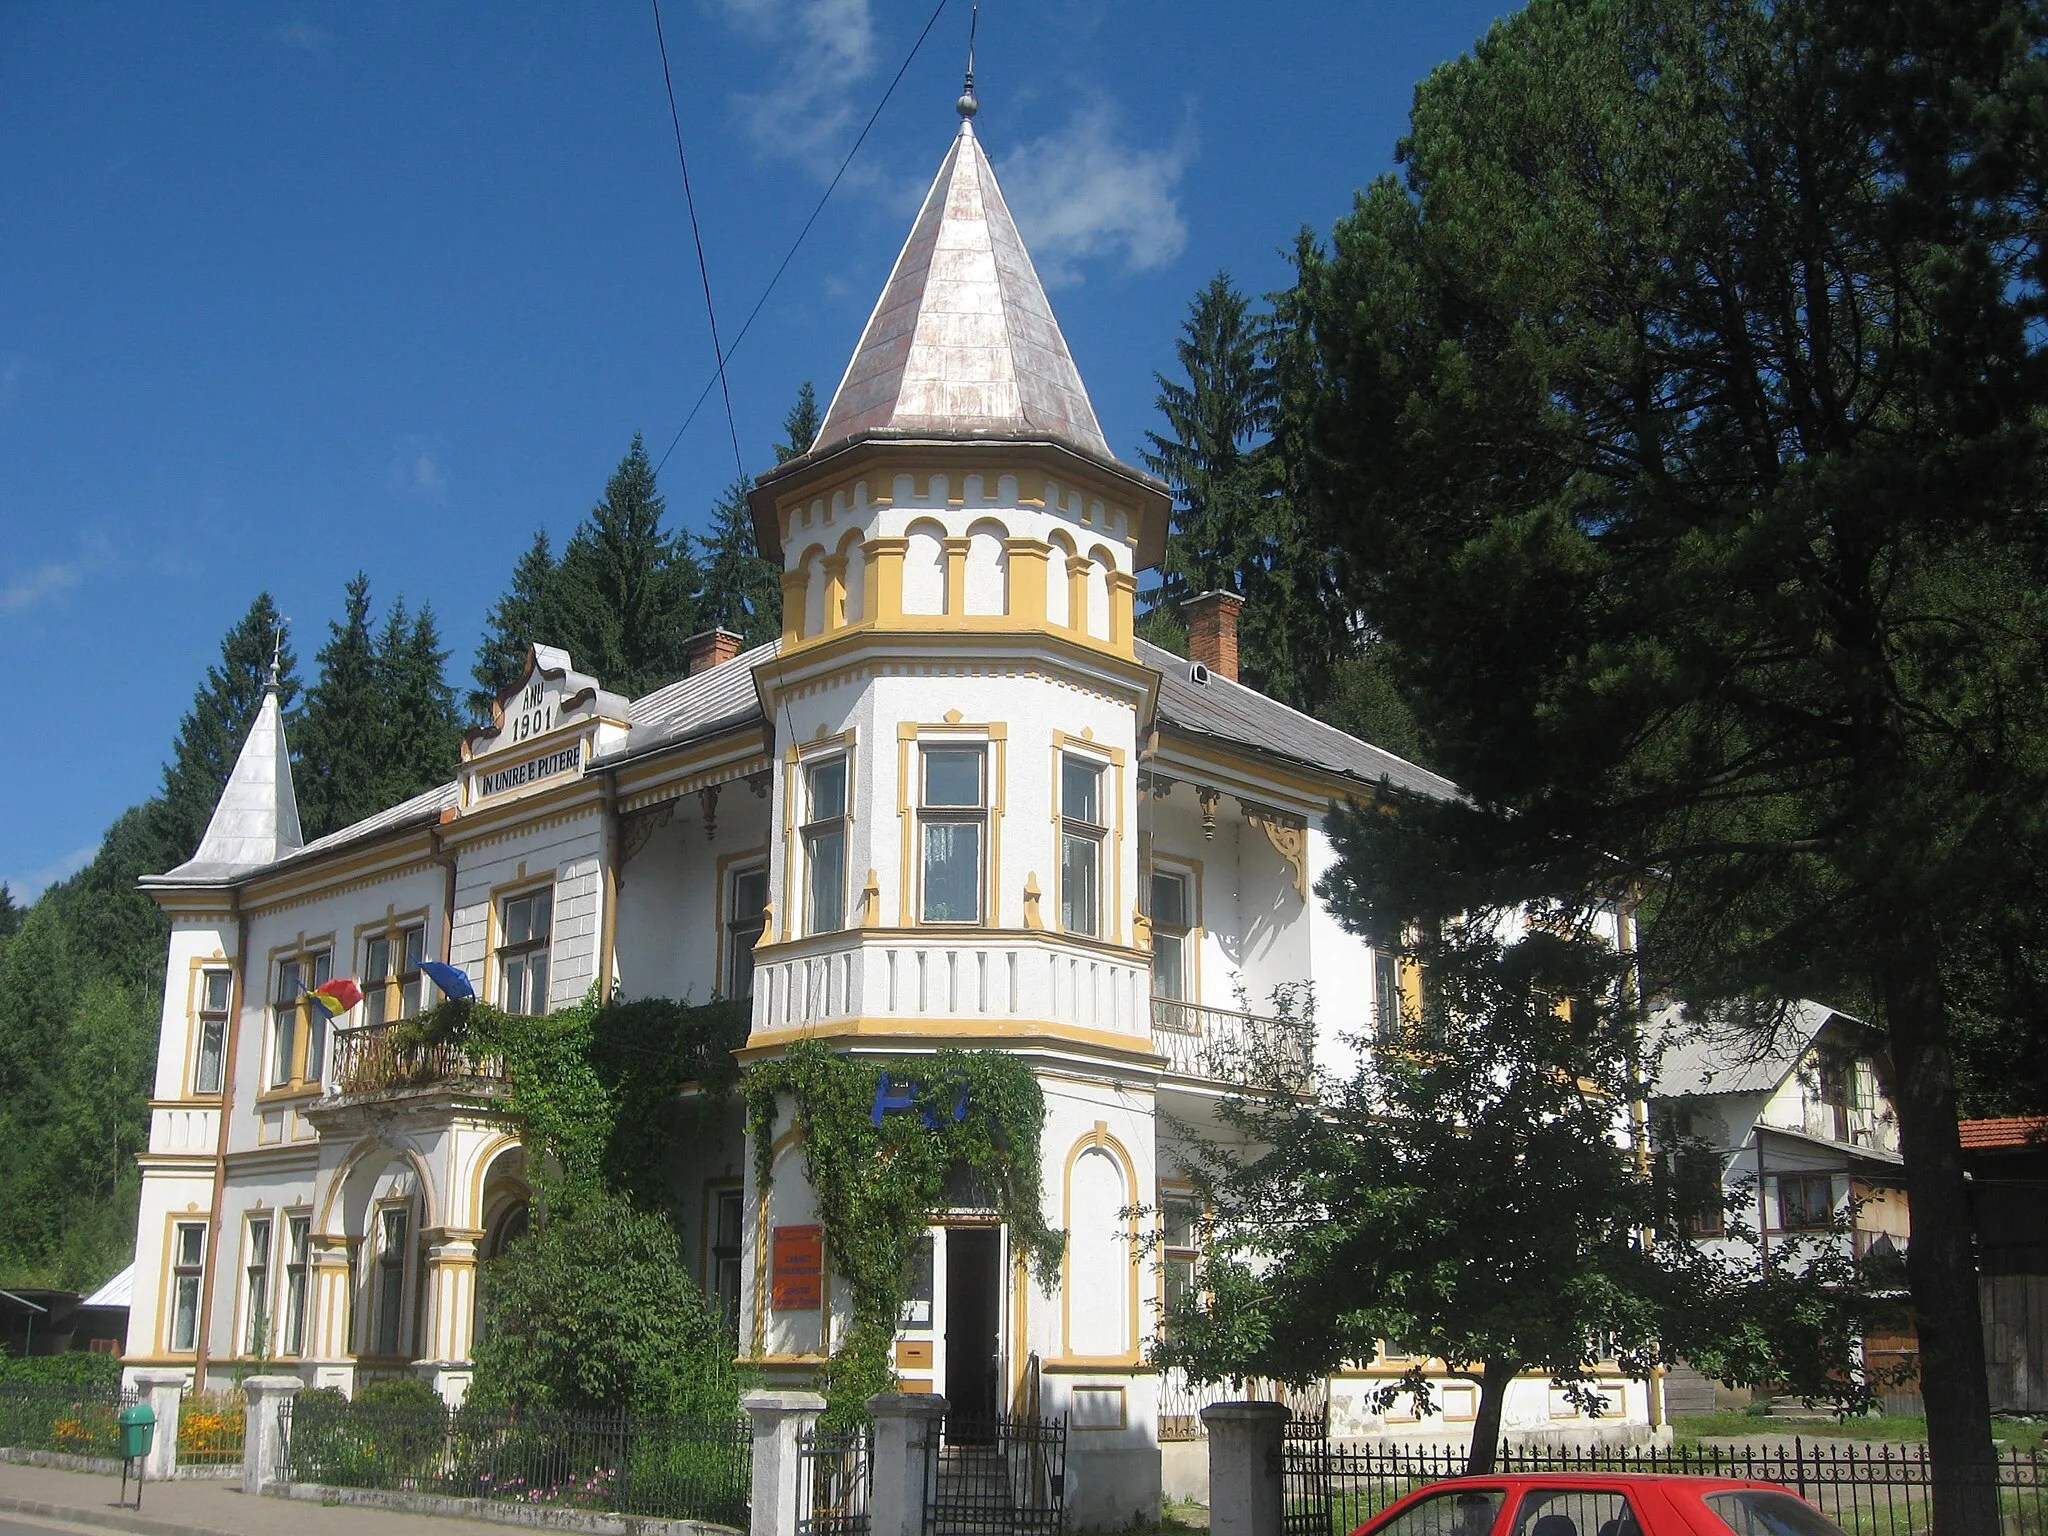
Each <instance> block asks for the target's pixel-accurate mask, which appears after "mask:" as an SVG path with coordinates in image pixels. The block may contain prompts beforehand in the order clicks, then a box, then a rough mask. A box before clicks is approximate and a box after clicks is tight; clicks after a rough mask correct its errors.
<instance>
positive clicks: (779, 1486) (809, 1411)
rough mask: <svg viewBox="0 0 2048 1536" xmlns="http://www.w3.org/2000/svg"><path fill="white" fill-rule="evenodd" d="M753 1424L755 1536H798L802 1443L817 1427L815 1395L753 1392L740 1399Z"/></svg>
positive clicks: (819, 1407) (821, 1406) (820, 1403)
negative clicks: (799, 1447)
mask: <svg viewBox="0 0 2048 1536" xmlns="http://www.w3.org/2000/svg"><path fill="white" fill-rule="evenodd" d="M740 1406H741V1407H742V1408H744V1409H746V1411H747V1417H748V1418H750V1419H752V1420H753V1421H754V1483H753V1514H752V1519H751V1521H750V1529H751V1536H796V1526H797V1521H798V1520H799V1519H801V1518H802V1511H800V1510H799V1509H798V1508H797V1507H796V1484H797V1437H798V1436H800V1435H802V1434H804V1433H805V1432H806V1431H808V1430H809V1429H810V1428H811V1427H812V1426H813V1425H815V1424H816V1423H817V1422H818V1415H819V1414H820V1413H822V1412H824V1410H825V1399H823V1398H822V1397H820V1396H818V1394H817V1393H815V1392H749V1393H747V1394H746V1396H744V1397H742V1398H741V1399H740Z"/></svg>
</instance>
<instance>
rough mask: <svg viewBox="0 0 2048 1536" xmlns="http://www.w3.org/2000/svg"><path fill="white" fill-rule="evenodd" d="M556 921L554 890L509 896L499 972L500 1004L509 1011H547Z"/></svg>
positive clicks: (499, 949) (499, 946)
mask: <svg viewBox="0 0 2048 1536" xmlns="http://www.w3.org/2000/svg"><path fill="white" fill-rule="evenodd" d="M554 922H555V893H554V892H553V891H552V890H547V891H533V892H530V893H528V894H527V895H525V896H512V897H508V898H507V899H506V901H505V922H504V935H505V936H504V939H503V941H502V942H501V943H500V944H499V945H498V975H499V977H500V978H501V980H500V983H499V997H500V1003H499V1005H500V1006H501V1007H502V1008H503V1009H504V1010H505V1011H506V1012H507V1013H546V1012H547V1011H548V940H549V939H550V938H551V937H552V936H553V934H554Z"/></svg>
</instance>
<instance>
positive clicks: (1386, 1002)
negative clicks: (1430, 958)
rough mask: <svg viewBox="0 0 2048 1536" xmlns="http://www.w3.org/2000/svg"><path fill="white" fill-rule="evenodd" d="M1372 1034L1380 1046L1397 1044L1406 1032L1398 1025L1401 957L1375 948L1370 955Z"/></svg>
mask: <svg viewBox="0 0 2048 1536" xmlns="http://www.w3.org/2000/svg"><path fill="white" fill-rule="evenodd" d="M1372 1032H1373V1038H1374V1039H1376V1040H1378V1041H1379V1043H1380V1044H1381V1045H1399V1044H1400V1043H1401V1039H1402V1036H1403V1035H1404V1034H1405V1033H1406V1031H1405V1030H1404V1028H1403V1026H1402V1023H1401V957H1400V956H1399V955H1390V954H1388V953H1386V952H1385V951H1384V950H1377V949H1376V950H1374V951H1373V955H1372Z"/></svg>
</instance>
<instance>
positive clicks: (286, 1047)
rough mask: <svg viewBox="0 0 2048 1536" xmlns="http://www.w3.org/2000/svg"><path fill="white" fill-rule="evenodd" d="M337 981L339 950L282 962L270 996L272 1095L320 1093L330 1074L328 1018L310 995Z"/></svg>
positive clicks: (308, 952) (319, 951) (296, 956)
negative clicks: (314, 1090) (311, 1090)
mask: <svg viewBox="0 0 2048 1536" xmlns="http://www.w3.org/2000/svg"><path fill="white" fill-rule="evenodd" d="M333 977H334V951H333V950H331V949H306V950H300V951H299V952H298V953H296V954H290V955H281V956H279V957H278V959H277V961H276V963H275V965H274V967H273V969H272V972H271V979H272V990H271V994H270V1042H269V1049H270V1072H269V1074H268V1076H267V1078H266V1082H267V1083H268V1085H269V1088H270V1091H271V1092H273V1093H276V1092H281V1091H284V1090H288V1089H291V1088H317V1087H319V1086H320V1084H321V1083H322V1082H324V1081H325V1080H326V1075H327V1015H326V1014H325V1013H324V1012H323V1011H321V1010H320V1009H318V1008H315V1007H314V1006H313V1005H312V1004H311V1003H309V1002H307V1001H306V994H307V993H308V992H311V991H312V990H313V989H314V988H316V987H324V986H325V985H326V984H327V983H328V982H329V981H331V980H332V979H333Z"/></svg>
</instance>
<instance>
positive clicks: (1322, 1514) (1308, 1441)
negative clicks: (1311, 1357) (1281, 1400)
mask: <svg viewBox="0 0 2048 1536" xmlns="http://www.w3.org/2000/svg"><path fill="white" fill-rule="evenodd" d="M1327 1411H1328V1410H1327V1407H1326V1408H1325V1414H1327ZM1331 1503H1332V1501H1331V1496H1330V1438H1329V1429H1328V1424H1327V1420H1326V1418H1325V1417H1317V1418H1307V1417H1297V1418H1290V1419H1289V1420H1288V1421H1287V1430H1286V1433H1285V1434H1284V1435H1283V1436H1282V1437H1281V1445H1280V1529H1281V1532H1282V1536H1330V1529H1331V1526H1330V1517H1331V1515H1330V1512H1331Z"/></svg>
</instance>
